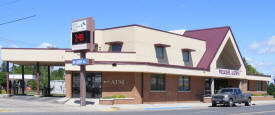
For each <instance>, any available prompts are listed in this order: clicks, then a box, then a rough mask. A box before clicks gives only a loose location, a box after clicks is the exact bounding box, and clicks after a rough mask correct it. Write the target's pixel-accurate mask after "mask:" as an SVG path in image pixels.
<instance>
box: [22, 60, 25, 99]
mask: <svg viewBox="0 0 275 115" xmlns="http://www.w3.org/2000/svg"><path fill="white" fill-rule="evenodd" d="M24 71H25V69H24V65H22V94H23V95H24V94H25V76H24V74H25V72H24Z"/></svg>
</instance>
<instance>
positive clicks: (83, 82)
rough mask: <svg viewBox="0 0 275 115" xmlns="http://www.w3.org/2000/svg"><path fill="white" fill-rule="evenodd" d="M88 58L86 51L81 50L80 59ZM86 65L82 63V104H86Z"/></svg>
mask: <svg viewBox="0 0 275 115" xmlns="http://www.w3.org/2000/svg"><path fill="white" fill-rule="evenodd" d="M85 58H86V52H84V51H81V52H80V59H85ZM85 71H86V65H80V96H81V97H80V101H81V102H80V105H81V106H86V79H85V76H86V72H85Z"/></svg>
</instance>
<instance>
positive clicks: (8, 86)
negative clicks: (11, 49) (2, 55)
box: [6, 61, 10, 94]
mask: <svg viewBox="0 0 275 115" xmlns="http://www.w3.org/2000/svg"><path fill="white" fill-rule="evenodd" d="M6 64H7V65H6V67H7V68H6V69H7V71H6V91H7V94H10V80H9V62H8V61H7V63H6Z"/></svg>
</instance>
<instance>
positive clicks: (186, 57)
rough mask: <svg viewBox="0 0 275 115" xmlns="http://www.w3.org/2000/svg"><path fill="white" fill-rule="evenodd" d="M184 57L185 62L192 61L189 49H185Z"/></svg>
mask: <svg viewBox="0 0 275 115" xmlns="http://www.w3.org/2000/svg"><path fill="white" fill-rule="evenodd" d="M182 57H183V61H184V62H189V61H190V52H189V51H183V52H182Z"/></svg>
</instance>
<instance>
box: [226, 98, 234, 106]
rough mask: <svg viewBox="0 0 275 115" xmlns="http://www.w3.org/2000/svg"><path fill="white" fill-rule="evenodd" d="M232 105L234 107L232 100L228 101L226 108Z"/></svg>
mask: <svg viewBox="0 0 275 115" xmlns="http://www.w3.org/2000/svg"><path fill="white" fill-rule="evenodd" d="M233 105H234V103H233V99H230V100H229V101H228V103H227V106H228V107H232V106H233Z"/></svg>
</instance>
